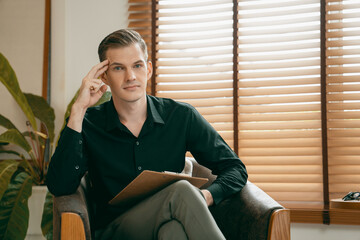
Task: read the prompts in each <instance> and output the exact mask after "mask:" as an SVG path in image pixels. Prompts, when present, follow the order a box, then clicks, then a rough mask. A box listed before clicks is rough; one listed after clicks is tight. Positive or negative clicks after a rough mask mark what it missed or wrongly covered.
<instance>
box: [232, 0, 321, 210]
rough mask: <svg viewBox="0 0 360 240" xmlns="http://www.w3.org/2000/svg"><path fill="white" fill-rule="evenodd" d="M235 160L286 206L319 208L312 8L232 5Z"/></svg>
mask: <svg viewBox="0 0 360 240" xmlns="http://www.w3.org/2000/svg"><path fill="white" fill-rule="evenodd" d="M238 19H239V30H238V34H239V39H238V41H239V42H238V48H239V50H238V53H239V62H238V64H239V118H238V119H239V156H241V159H242V160H243V161H244V163H245V165H246V166H247V169H248V172H249V180H250V181H252V182H254V183H255V184H256V185H258V186H259V187H260V188H261V189H263V190H264V191H266V192H267V193H268V194H269V195H270V196H272V197H273V198H275V199H276V200H278V201H279V202H280V203H281V204H282V205H284V206H285V207H288V208H323V192H322V191H323V184H322V181H323V179H322V146H321V111H320V110H321V109H320V3H319V1H317V0H306V1H287V0H285V1H284V0H283V1H276V3H275V2H274V1H239V10H238Z"/></svg>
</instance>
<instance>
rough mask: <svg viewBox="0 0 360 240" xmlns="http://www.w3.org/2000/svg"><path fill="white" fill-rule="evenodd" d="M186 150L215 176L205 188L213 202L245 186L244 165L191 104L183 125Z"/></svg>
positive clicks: (245, 174) (245, 173) (219, 200)
mask: <svg viewBox="0 0 360 240" xmlns="http://www.w3.org/2000/svg"><path fill="white" fill-rule="evenodd" d="M187 149H188V150H189V151H190V152H191V154H192V155H193V156H194V158H195V159H196V161H197V162H198V163H199V164H201V165H203V166H205V167H207V168H209V169H211V170H212V173H213V174H214V175H217V178H216V180H215V181H214V182H213V183H212V184H211V185H210V186H209V187H208V190H209V191H210V193H211V194H212V197H213V199H214V203H215V204H218V203H219V202H221V201H222V200H223V199H224V198H226V197H228V196H230V195H232V194H234V193H236V192H239V191H240V190H241V189H242V188H243V187H244V186H245V184H246V182H247V177H248V175H247V171H246V168H245V165H244V164H243V162H242V161H241V160H240V158H239V157H238V156H237V155H236V154H235V152H234V151H233V150H232V149H231V148H230V147H229V146H228V145H227V144H226V142H225V141H224V140H223V138H222V137H221V136H220V135H219V133H218V132H217V131H216V130H215V129H214V128H213V127H212V126H211V125H210V124H209V123H208V122H207V121H206V120H205V119H204V118H203V117H202V116H201V114H200V113H199V112H198V111H197V110H196V109H195V108H193V107H191V113H190V116H189V125H188V128H187Z"/></svg>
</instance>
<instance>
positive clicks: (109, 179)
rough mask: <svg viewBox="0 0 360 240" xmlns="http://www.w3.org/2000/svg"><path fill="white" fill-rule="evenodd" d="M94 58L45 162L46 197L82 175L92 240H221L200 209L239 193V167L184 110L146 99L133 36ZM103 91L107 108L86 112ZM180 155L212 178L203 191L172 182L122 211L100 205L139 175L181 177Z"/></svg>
mask: <svg viewBox="0 0 360 240" xmlns="http://www.w3.org/2000/svg"><path fill="white" fill-rule="evenodd" d="M98 53H99V57H100V63H99V64H97V65H95V66H94V67H93V68H92V69H91V70H90V72H89V73H88V74H87V75H86V77H85V78H84V79H83V81H82V85H81V87H80V92H79V96H78V98H77V100H76V101H75V103H74V104H73V106H72V109H71V114H70V117H69V119H68V122H67V126H66V127H65V129H64V130H63V132H62V134H61V137H60V140H59V144H58V147H57V149H56V151H55V153H54V155H53V157H52V160H51V163H50V167H49V171H48V174H47V185H48V188H49V190H50V192H51V193H53V194H54V195H55V196H59V195H66V194H71V193H73V192H75V191H76V189H77V187H78V186H79V183H80V180H81V178H82V177H83V175H84V174H85V172H87V171H88V173H89V176H90V179H91V182H92V193H93V194H92V197H93V198H94V200H95V202H96V206H97V209H96V212H95V215H96V217H95V218H94V219H95V224H94V226H92V227H93V228H94V229H96V233H95V235H96V238H98V239H195V240H198V239H224V236H223V235H222V233H221V231H220V230H219V228H218V227H217V225H216V223H215V221H214V219H213V218H212V216H211V213H210V212H209V210H208V206H211V205H213V204H218V203H219V202H221V201H222V200H223V199H224V198H226V197H228V196H230V195H232V194H234V193H236V192H238V191H240V190H241V189H242V188H243V186H244V185H245V183H246V181H247V173H246V169H245V166H244V164H243V163H242V162H241V161H240V159H239V158H238V157H237V156H236V154H235V153H234V152H233V151H232V150H231V149H230V148H229V147H228V145H227V144H226V143H225V142H224V140H223V139H222V138H221V137H220V136H219V134H218V133H217V132H216V131H215V130H214V129H213V128H212V127H211V126H210V124H209V123H208V122H207V121H206V120H205V119H204V118H203V117H202V116H201V115H200V114H199V113H198V112H197V111H196V110H195V109H194V108H193V107H192V106H190V105H188V104H185V103H180V102H175V101H173V100H171V99H164V98H156V97H153V96H149V95H147V94H146V83H147V80H149V79H150V77H151V75H152V64H151V62H150V61H148V60H147V50H146V44H145V42H144V40H143V39H142V38H141V36H140V35H139V34H138V33H137V32H135V31H131V30H119V31H116V32H113V33H111V34H110V35H108V36H107V37H106V38H105V39H104V40H103V41H102V42H101V43H100V45H99V49H98ZM107 86H109V87H110V88H111V93H112V99H111V101H109V102H107V103H104V104H102V105H100V106H97V107H92V108H89V107H90V106H92V105H93V104H95V103H96V102H97V101H98V100H99V98H100V97H101V96H102V94H103V93H104V92H105V91H106V90H107ZM187 151H190V152H191V153H192V155H193V156H194V157H195V159H196V160H197V161H198V162H199V163H200V164H202V165H204V166H206V167H208V168H210V169H211V170H212V171H213V173H214V174H216V175H218V177H217V179H216V180H215V181H214V183H213V184H212V185H211V186H210V187H209V188H208V189H203V190H199V189H197V188H195V187H193V186H192V185H190V184H189V183H188V182H186V181H179V182H177V183H174V184H172V185H170V186H168V187H166V188H165V189H163V190H161V191H159V192H158V193H155V194H154V195H153V196H150V197H148V198H146V199H145V200H143V201H142V202H140V203H138V204H137V205H135V206H134V207H131V208H130V209H123V208H120V207H113V206H110V205H108V201H109V200H110V199H112V198H113V197H114V196H115V195H116V194H117V193H118V192H120V191H121V190H122V189H123V188H124V187H125V186H126V185H127V184H129V183H130V182H131V181H132V180H133V179H134V178H135V177H136V176H137V175H139V174H140V173H141V172H142V171H143V170H145V169H147V170H153V171H172V172H181V171H182V169H183V168H184V164H185V154H186V152H187Z"/></svg>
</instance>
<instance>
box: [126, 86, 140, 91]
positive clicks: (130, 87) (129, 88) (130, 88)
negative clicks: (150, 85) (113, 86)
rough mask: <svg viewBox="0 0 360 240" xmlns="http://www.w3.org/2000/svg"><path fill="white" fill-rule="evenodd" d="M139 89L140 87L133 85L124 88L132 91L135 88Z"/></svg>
mask: <svg viewBox="0 0 360 240" xmlns="http://www.w3.org/2000/svg"><path fill="white" fill-rule="evenodd" d="M137 87H139V86H138V85H131V86H126V87H124V89H127V90H132V89H135V88H137Z"/></svg>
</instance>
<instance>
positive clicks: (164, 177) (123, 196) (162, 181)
mask: <svg viewBox="0 0 360 240" xmlns="http://www.w3.org/2000/svg"><path fill="white" fill-rule="evenodd" d="M178 180H187V181H189V182H190V183H191V184H192V185H194V186H195V187H198V188H200V187H201V186H203V185H204V184H205V183H207V182H208V181H209V180H208V179H207V178H199V177H191V176H188V175H185V174H178V173H169V172H155V171H149V170H144V171H143V172H142V173H140V174H139V175H138V176H137V177H136V178H135V179H134V180H133V181H132V182H131V183H129V184H128V185H127V186H126V187H125V188H124V189H123V190H122V191H121V192H120V193H118V194H117V195H116V196H115V197H114V198H113V199H111V200H110V201H109V204H110V205H116V206H127V205H131V204H134V203H137V202H138V201H139V200H142V199H144V198H146V197H148V196H150V195H152V194H154V193H156V192H157V191H159V190H161V189H163V188H165V187H166V186H168V185H170V184H172V183H174V182H176V181H178Z"/></svg>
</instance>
